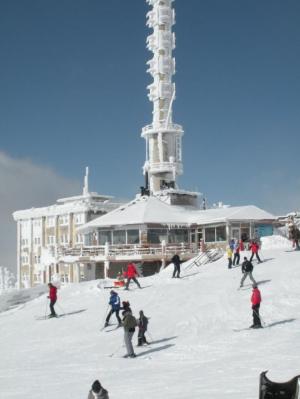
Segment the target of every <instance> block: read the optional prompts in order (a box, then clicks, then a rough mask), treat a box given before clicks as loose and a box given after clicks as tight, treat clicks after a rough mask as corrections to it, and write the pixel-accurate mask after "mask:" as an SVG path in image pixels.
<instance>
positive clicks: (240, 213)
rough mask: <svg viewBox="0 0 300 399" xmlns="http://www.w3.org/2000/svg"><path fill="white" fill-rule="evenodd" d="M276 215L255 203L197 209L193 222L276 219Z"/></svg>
mask: <svg viewBox="0 0 300 399" xmlns="http://www.w3.org/2000/svg"><path fill="white" fill-rule="evenodd" d="M275 219H276V217H275V216H274V215H272V214H271V213H269V212H266V211H264V210H263V209H260V208H258V207H257V206H255V205H245V206H232V207H226V208H215V209H214V208H213V209H206V210H201V211H196V212H195V213H194V214H193V223H197V224H207V223H218V222H224V221H235V220H236V221H238V220H247V221H251V220H270V221H272V220H275Z"/></svg>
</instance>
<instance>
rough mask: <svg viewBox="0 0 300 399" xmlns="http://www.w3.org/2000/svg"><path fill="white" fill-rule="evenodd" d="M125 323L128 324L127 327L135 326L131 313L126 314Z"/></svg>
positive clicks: (134, 319)
mask: <svg viewBox="0 0 300 399" xmlns="http://www.w3.org/2000/svg"><path fill="white" fill-rule="evenodd" d="M126 325H127V326H128V329H131V328H134V327H136V326H137V322H136V318H135V317H134V316H132V314H131V313H128V314H127V315H126Z"/></svg>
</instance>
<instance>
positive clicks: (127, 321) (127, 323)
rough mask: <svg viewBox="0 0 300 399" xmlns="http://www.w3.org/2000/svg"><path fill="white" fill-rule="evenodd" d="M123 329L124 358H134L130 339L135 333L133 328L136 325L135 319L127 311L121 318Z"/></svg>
mask: <svg viewBox="0 0 300 399" xmlns="http://www.w3.org/2000/svg"><path fill="white" fill-rule="evenodd" d="M122 324H123V327H124V342H125V346H126V350H127V355H125V356H124V357H132V358H133V357H135V356H136V355H135V353H134V350H133V346H132V337H133V334H134V332H135V327H136V325H137V322H136V318H135V317H134V316H133V315H132V313H131V312H130V311H129V310H127V311H124V318H123V323H122Z"/></svg>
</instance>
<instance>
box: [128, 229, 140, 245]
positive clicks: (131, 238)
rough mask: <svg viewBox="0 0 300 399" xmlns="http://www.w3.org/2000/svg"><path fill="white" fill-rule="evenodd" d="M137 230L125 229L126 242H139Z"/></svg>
mask: <svg viewBox="0 0 300 399" xmlns="http://www.w3.org/2000/svg"><path fill="white" fill-rule="evenodd" d="M139 242H140V234H139V230H127V244H139Z"/></svg>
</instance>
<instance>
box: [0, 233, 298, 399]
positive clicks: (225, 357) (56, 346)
mask: <svg viewBox="0 0 300 399" xmlns="http://www.w3.org/2000/svg"><path fill="white" fill-rule="evenodd" d="M278 241H281V240H278ZM273 244H274V241H273ZM265 247H266V248H269V249H265V250H262V252H261V255H262V257H263V259H264V262H263V263H262V264H256V262H254V265H255V267H254V272H253V274H254V277H255V278H256V279H257V280H258V281H259V282H260V284H259V288H260V290H261V293H262V298H263V302H262V305H261V315H262V318H263V321H264V322H265V323H266V325H267V327H266V328H264V329H261V330H243V328H245V327H248V326H250V324H252V317H251V306H250V295H251V286H250V283H249V281H247V280H246V286H245V287H244V289H242V290H238V289H237V288H238V287H239V281H240V279H241V270H240V268H239V267H236V268H233V269H232V270H228V269H227V261H226V259H225V258H222V259H220V260H219V261H217V262H215V263H212V264H207V265H204V266H201V267H200V268H198V267H196V266H190V265H189V263H186V264H184V266H183V269H184V270H183V272H182V277H183V278H182V279H171V278H170V276H171V273H172V267H169V268H167V269H166V270H165V271H164V272H162V273H161V274H159V275H158V274H157V275H155V276H152V277H147V278H144V279H140V281H141V284H142V286H143V287H144V289H142V290H139V289H136V287H135V286H134V283H133V285H132V286H131V287H132V289H131V290H130V291H123V290H120V291H119V293H120V296H121V300H129V301H130V303H131V305H132V308H133V311H134V314H135V315H138V311H139V310H141V309H143V310H144V312H145V314H146V316H148V317H150V323H149V334H148V339H149V341H152V343H151V345H150V346H148V347H142V348H136V353H137V354H138V357H137V358H135V359H124V358H123V357H122V356H123V355H124V353H125V348H124V347H123V346H122V343H123V331H122V329H117V330H114V331H110V332H106V331H100V328H101V326H102V325H103V322H104V317H105V314H106V311H107V301H108V298H109V289H99V288H98V284H99V281H91V282H87V283H82V284H73V285H69V286H66V287H63V288H62V289H60V290H59V291H58V293H59V300H58V303H57V305H56V309H57V312H58V313H61V314H62V313H65V316H63V317H61V318H58V319H47V320H41V319H39V318H41V317H42V316H44V315H45V310H46V305H47V299H46V295H45V294H44V295H40V293H39V294H38V295H40V296H37V297H36V298H35V299H33V300H31V301H29V302H26V303H24V305H23V306H22V307H21V306H20V307H18V308H14V309H12V310H9V311H5V312H2V313H0V336H1V340H0V397H1V398H5V399H13V398H15V399H17V398H18V399H19V398H21V397H22V398H26V399H27V398H28V399H29V398H30V399H53V398H55V399H83V398H86V397H87V394H88V390H89V388H90V385H91V383H92V382H93V381H94V380H95V379H99V380H100V381H101V382H102V384H103V386H104V387H105V388H106V389H108V391H109V393H110V398H111V399H114V398H116V399H117V398H118V399H119V398H122V399H132V398H135V399H140V398H143V399H164V398H166V399H179V398H180V399H182V398H183V399H185V398H186V399H199V398H204V399H206V398H209V399H221V398H222V399H241V398H243V399H250V398H251V399H254V398H255V399H256V398H258V384H259V374H260V373H261V372H262V371H264V370H269V373H268V376H269V378H270V379H272V380H274V381H284V380H288V379H290V378H292V377H293V376H295V375H297V374H300V361H299V359H300V339H299V331H300V319H299V315H300V295H299V286H300V284H299V281H300V251H298V252H296V251H291V245H290V244H289V246H288V247H285V246H284V245H282V246H280V249H274V245H272V241H271V240H269V241H268V242H265ZM244 255H248V253H247V252H245V253H242V256H244ZM29 291H30V290H28V292H29ZM0 301H5V295H2V296H1V297H0ZM47 310H48V309H47ZM111 321H113V322H114V323H115V319H114V316H113V317H112V319H111ZM136 341H137V337H136V336H135V337H134V343H135V344H136Z"/></svg>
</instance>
